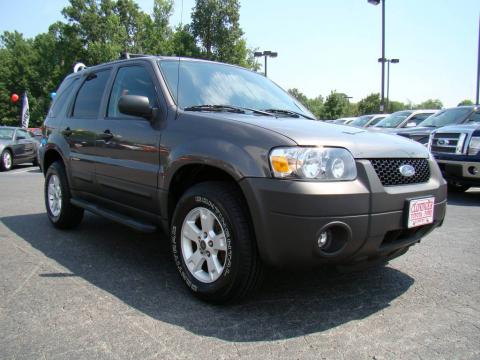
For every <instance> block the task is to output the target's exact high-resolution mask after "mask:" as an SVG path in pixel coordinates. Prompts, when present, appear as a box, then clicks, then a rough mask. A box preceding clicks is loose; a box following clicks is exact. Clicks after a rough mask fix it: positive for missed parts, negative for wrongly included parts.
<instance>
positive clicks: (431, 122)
mask: <svg viewBox="0 0 480 360" xmlns="http://www.w3.org/2000/svg"><path fill="white" fill-rule="evenodd" d="M471 111H472V110H471V109H470V108H453V109H446V110H442V111H439V112H438V113H436V114H434V115H432V116H429V117H428V118H426V119H425V120H423V121H422V122H421V123H420V124H418V126H426V127H442V126H446V125H451V124H456V123H459V122H461V121H463V120H464V119H465V117H466V116H467V115H468V113H469V112H471Z"/></svg>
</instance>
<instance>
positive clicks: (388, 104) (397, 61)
mask: <svg viewBox="0 0 480 360" xmlns="http://www.w3.org/2000/svg"><path fill="white" fill-rule="evenodd" d="M378 62H382V59H378ZM384 62H386V63H387V64H388V65H387V104H386V106H385V111H388V108H389V106H390V63H392V64H398V63H399V62H400V59H385V61H384Z"/></svg>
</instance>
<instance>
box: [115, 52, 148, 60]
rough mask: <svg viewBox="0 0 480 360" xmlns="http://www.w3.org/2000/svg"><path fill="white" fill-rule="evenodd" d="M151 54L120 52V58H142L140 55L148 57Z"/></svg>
mask: <svg viewBox="0 0 480 360" xmlns="http://www.w3.org/2000/svg"><path fill="white" fill-rule="evenodd" d="M146 56H150V55H148V54H131V53H129V52H127V51H125V52H122V53H120V60H127V59H133V58H140V57H146Z"/></svg>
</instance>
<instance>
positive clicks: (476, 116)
mask: <svg viewBox="0 0 480 360" xmlns="http://www.w3.org/2000/svg"><path fill="white" fill-rule="evenodd" d="M468 122H480V111H475V112H474V113H473V114H472V115H470V116H469V117H468Z"/></svg>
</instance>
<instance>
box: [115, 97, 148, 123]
mask: <svg viewBox="0 0 480 360" xmlns="http://www.w3.org/2000/svg"><path fill="white" fill-rule="evenodd" d="M118 110H120V112H121V113H123V114H126V115H131V116H139V117H143V118H145V119H148V120H151V119H152V116H153V108H152V107H151V106H150V102H149V101H148V97H146V96H139V95H122V96H121V97H120V100H119V101H118Z"/></svg>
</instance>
